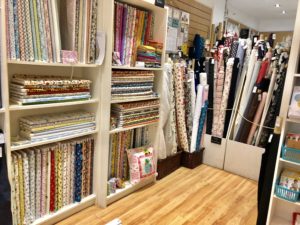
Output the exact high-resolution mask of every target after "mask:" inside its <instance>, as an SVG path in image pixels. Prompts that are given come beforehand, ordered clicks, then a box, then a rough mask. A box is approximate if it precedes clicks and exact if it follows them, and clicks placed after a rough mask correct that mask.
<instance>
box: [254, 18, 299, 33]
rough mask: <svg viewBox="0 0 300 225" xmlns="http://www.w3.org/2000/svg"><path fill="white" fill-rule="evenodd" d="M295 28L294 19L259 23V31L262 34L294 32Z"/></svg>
mask: <svg viewBox="0 0 300 225" xmlns="http://www.w3.org/2000/svg"><path fill="white" fill-rule="evenodd" d="M294 26H295V20H293V19H280V20H278V19H277V20H262V21H260V22H259V26H258V30H259V31H261V32H264V31H266V32H275V31H293V30H294Z"/></svg>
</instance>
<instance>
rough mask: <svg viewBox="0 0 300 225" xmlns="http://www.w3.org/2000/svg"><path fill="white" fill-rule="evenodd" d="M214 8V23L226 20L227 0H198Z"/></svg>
mask: <svg viewBox="0 0 300 225" xmlns="http://www.w3.org/2000/svg"><path fill="white" fill-rule="evenodd" d="M196 1H197V2H200V3H202V4H203V5H206V6H207V7H210V8H212V9H213V18H212V23H213V24H218V23H220V22H223V21H224V13H225V4H226V0H196Z"/></svg>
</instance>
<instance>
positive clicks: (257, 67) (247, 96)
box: [237, 61, 261, 131]
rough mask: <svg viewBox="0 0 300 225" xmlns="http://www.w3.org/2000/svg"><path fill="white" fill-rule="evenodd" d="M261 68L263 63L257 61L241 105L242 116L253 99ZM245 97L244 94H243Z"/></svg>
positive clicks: (238, 127)
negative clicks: (252, 95)
mask: <svg viewBox="0 0 300 225" xmlns="http://www.w3.org/2000/svg"><path fill="white" fill-rule="evenodd" d="M260 66H261V61H256V63H255V67H254V70H253V73H252V76H251V79H250V81H249V86H248V88H247V92H246V93H245V98H244V101H242V102H241V105H240V109H239V112H240V113H241V115H244V112H245V109H246V106H247V103H248V102H249V99H250V97H251V93H252V92H253V88H254V85H255V82H256V79H257V76H258V73H259V70H260ZM245 91H246V90H244V92H245ZM243 96H244V93H243ZM238 129H242V128H241V127H240V124H238V126H237V131H238Z"/></svg>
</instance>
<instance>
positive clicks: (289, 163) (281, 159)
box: [279, 158, 300, 167]
mask: <svg viewBox="0 0 300 225" xmlns="http://www.w3.org/2000/svg"><path fill="white" fill-rule="evenodd" d="M279 161H280V162H281V163H283V164H286V165H290V166H292V167H295V166H296V167H297V166H299V167H300V163H296V162H292V161H288V160H285V159H283V158H280V159H279Z"/></svg>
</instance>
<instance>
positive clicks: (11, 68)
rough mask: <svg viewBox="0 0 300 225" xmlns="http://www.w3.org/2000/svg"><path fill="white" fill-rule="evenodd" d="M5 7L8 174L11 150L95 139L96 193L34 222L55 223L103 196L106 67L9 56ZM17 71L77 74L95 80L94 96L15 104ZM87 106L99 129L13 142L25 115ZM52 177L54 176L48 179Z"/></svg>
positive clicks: (1, 122)
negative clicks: (12, 92) (13, 93)
mask: <svg viewBox="0 0 300 225" xmlns="http://www.w3.org/2000/svg"><path fill="white" fill-rule="evenodd" d="M103 2H106V0H98V12H97V13H98V21H97V30H98V31H100V30H103V27H104V24H105V21H106V18H105V17H104V13H103V12H104V11H105V10H104V8H103ZM0 8H1V11H0V12H1V27H2V29H1V44H2V45H1V57H2V59H1V75H2V76H1V91H2V102H3V108H1V109H0V128H2V129H3V131H4V136H5V146H6V153H7V154H6V156H7V166H8V176H9V180H10V182H11V181H12V177H11V175H12V173H11V170H12V167H11V152H13V151H19V150H22V149H27V148H30V147H34V146H40V145H46V144H50V143H56V142H59V141H63V140H70V139H73V138H77V137H83V136H86V135H90V136H92V137H94V140H95V150H94V171H93V194H91V195H90V196H88V197H85V198H83V199H82V201H81V202H78V203H74V204H71V205H68V206H65V207H64V208H62V209H60V210H58V211H57V212H55V213H52V214H49V215H45V216H43V217H42V218H40V219H38V220H36V221H35V222H34V223H33V224H54V223H56V222H58V221H60V220H62V219H64V218H66V217H69V216H71V215H72V214H74V213H76V212H79V211H81V210H83V209H84V208H87V207H89V206H92V205H95V204H96V203H97V201H98V200H99V198H97V196H99V193H100V189H101V188H102V187H100V185H99V179H100V172H101V170H102V168H101V166H102V165H103V164H102V161H101V150H102V148H101V141H100V140H101V138H102V137H101V136H100V132H99V131H100V128H101V124H102V123H101V122H103V121H101V94H102V92H101V91H102V88H103V87H102V82H103V80H105V79H104V78H103V76H102V75H103V68H102V66H100V65H96V64H80V63H78V64H62V63H43V62H22V61H16V60H15V61H13V60H8V59H7V57H6V56H7V52H6V51H7V46H6V29H5V27H6V24H5V20H6V19H5V16H6V15H5V14H6V11H5V9H6V7H5V1H1V2H0ZM13 74H34V75H66V76H68V75H70V76H71V75H73V77H79V78H85V79H89V80H91V81H92V86H91V95H92V99H90V100H85V101H74V102H65V103H53V104H40V105H27V106H21V105H15V104H12V103H10V98H9V83H10V80H11V77H12V75H13ZM79 109H85V110H86V111H90V112H94V113H96V129H95V130H93V131H88V132H83V133H77V134H74V135H70V136H67V137H62V138H58V139H53V140H47V141H42V142H34V143H30V144H24V145H19V146H13V145H12V139H11V137H13V136H16V135H17V134H18V131H19V124H18V120H19V118H21V117H24V116H28V115H42V114H45V113H64V112H66V111H71V110H79ZM48 179H50V178H48Z"/></svg>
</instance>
